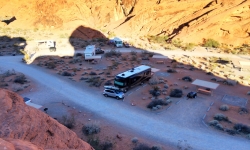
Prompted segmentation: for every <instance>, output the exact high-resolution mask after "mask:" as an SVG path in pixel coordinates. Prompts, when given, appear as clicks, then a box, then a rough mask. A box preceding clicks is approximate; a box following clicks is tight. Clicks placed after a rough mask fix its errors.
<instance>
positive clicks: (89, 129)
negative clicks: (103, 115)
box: [82, 122, 101, 135]
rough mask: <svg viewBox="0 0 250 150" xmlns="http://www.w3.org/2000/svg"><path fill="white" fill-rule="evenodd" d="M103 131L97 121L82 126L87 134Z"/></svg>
mask: <svg viewBox="0 0 250 150" xmlns="http://www.w3.org/2000/svg"><path fill="white" fill-rule="evenodd" d="M100 131H101V128H100V127H99V124H98V123H97V122H92V123H87V124H85V125H84V126H83V127H82V132H83V133H84V134H85V135H92V134H97V133H99V132H100Z"/></svg>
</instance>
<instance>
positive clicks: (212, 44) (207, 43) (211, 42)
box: [204, 39, 220, 48]
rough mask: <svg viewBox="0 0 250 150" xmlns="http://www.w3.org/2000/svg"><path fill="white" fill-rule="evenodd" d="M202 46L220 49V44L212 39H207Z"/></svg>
mask: <svg viewBox="0 0 250 150" xmlns="http://www.w3.org/2000/svg"><path fill="white" fill-rule="evenodd" d="M204 46H205V47H213V48H218V47H220V43H219V42H217V41H215V40H214V39H207V40H205V43H204Z"/></svg>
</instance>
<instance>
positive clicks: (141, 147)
mask: <svg viewBox="0 0 250 150" xmlns="http://www.w3.org/2000/svg"><path fill="white" fill-rule="evenodd" d="M133 150H152V149H151V147H149V146H148V145H146V144H139V145H137V146H136V147H134V148H133Z"/></svg>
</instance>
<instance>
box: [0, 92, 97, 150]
mask: <svg viewBox="0 0 250 150" xmlns="http://www.w3.org/2000/svg"><path fill="white" fill-rule="evenodd" d="M0 138H10V139H19V140H21V141H28V142H31V143H32V144H34V145H35V146H37V147H38V148H42V149H81V150H92V147H91V146H90V145H89V144H88V143H86V142H84V141H82V140H81V139H79V138H78V137H77V135H76V134H75V133H74V132H73V131H71V130H69V129H67V128H66V127H65V126H63V125H61V124H60V123H59V122H57V121H56V120H54V119H53V118H51V117H49V116H48V115H47V114H45V113H43V112H42V111H40V110H37V109H35V108H32V107H30V106H27V105H26V104H25V103H24V102H23V99H22V98H21V97H20V96H19V95H17V94H16V93H14V92H11V91H7V90H4V89H0ZM7 141H10V140H8V139H7ZM12 143H13V142H12ZM14 145H15V144H14ZM9 146H10V147H11V145H9Z"/></svg>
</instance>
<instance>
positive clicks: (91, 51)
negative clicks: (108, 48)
mask: <svg viewBox="0 0 250 150" xmlns="http://www.w3.org/2000/svg"><path fill="white" fill-rule="evenodd" d="M93 56H95V45H88V46H87V47H86V49H85V51H84V58H85V60H88V59H92V57H93Z"/></svg>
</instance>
